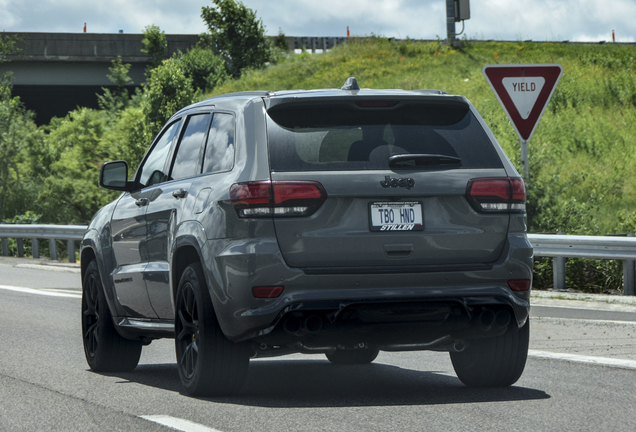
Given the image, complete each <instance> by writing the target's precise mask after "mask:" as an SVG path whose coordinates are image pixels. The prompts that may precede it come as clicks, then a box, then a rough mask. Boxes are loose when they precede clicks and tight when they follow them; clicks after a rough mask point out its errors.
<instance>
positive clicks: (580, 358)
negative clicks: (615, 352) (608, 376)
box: [528, 350, 636, 369]
mask: <svg viewBox="0 0 636 432" xmlns="http://www.w3.org/2000/svg"><path fill="white" fill-rule="evenodd" d="M528 355H529V356H532V357H538V358H545V359H554V360H565V361H571V362H576V363H588V364H597V365H602V366H616V367H622V368H628V369H636V361H635V360H623V359H616V358H607V357H593V356H584V355H578V354H562V353H554V352H549V351H537V350H528Z"/></svg>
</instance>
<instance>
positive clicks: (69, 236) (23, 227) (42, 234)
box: [0, 224, 88, 263]
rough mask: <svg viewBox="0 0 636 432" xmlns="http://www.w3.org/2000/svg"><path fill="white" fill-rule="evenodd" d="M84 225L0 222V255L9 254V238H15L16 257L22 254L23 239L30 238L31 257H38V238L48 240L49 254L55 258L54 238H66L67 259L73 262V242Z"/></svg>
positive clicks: (83, 228) (79, 237)
mask: <svg viewBox="0 0 636 432" xmlns="http://www.w3.org/2000/svg"><path fill="white" fill-rule="evenodd" d="M87 229H88V226H86V225H35V224H33V225H31V224H0V238H1V239H2V240H1V242H2V256H8V255H9V239H10V238H14V239H16V240H17V249H18V250H17V252H18V257H23V256H24V239H31V249H32V252H33V258H40V242H39V240H40V239H48V240H49V255H50V257H51V259H54V260H55V259H57V245H56V243H55V241H56V240H66V250H67V252H68V261H69V262H72V263H74V262H75V242H76V241H80V240H82V238H83V237H84V233H85V232H86V230H87Z"/></svg>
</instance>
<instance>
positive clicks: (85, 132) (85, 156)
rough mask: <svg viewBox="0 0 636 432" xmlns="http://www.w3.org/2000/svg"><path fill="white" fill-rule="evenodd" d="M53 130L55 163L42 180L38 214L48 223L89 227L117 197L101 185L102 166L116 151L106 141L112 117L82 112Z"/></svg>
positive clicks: (95, 112)
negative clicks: (99, 178)
mask: <svg viewBox="0 0 636 432" xmlns="http://www.w3.org/2000/svg"><path fill="white" fill-rule="evenodd" d="M52 126H53V127H52V129H51V131H50V134H49V136H48V142H49V146H48V149H49V151H50V153H51V158H52V162H51V164H50V167H49V172H48V174H47V175H46V176H45V177H44V178H43V179H41V182H42V188H41V190H40V193H39V196H38V206H39V209H38V210H39V211H38V213H41V214H42V215H44V216H43V219H45V221H46V222H55V223H68V222H74V223H86V222H88V221H89V220H90V219H91V218H92V217H93V214H95V212H96V211H97V210H98V209H99V208H100V207H101V206H103V205H105V204H106V203H108V202H109V201H111V200H112V199H114V198H115V196H116V195H117V194H116V193H112V192H108V191H105V190H104V189H101V188H100V187H99V185H98V183H97V179H98V176H99V170H100V168H101V166H102V164H103V163H104V162H106V161H108V160H111V159H112V158H113V156H115V155H114V153H115V151H114V150H116V149H113V148H111V147H110V146H109V145H108V142H107V141H105V140H104V139H103V135H104V133H105V130H106V128H107V127H108V115H107V114H106V113H104V112H102V111H98V110H92V109H88V108H79V109H77V110H75V111H71V112H70V113H69V114H68V115H67V116H66V117H65V118H64V119H58V120H57V121H56V122H55V123H54V124H53V125H52Z"/></svg>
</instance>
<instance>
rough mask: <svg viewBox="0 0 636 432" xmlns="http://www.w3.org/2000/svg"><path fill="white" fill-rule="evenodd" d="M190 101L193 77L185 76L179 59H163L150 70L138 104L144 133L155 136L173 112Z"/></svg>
mask: <svg viewBox="0 0 636 432" xmlns="http://www.w3.org/2000/svg"><path fill="white" fill-rule="evenodd" d="M193 102H194V89H193V85H192V78H189V77H186V75H185V73H184V71H183V69H181V67H180V65H179V62H178V61H176V60H174V59H168V60H166V61H164V62H163V63H162V64H161V66H158V67H156V68H155V69H153V70H152V71H151V72H150V76H149V77H148V82H147V83H146V84H145V85H144V92H143V97H142V102H141V107H142V110H143V115H144V117H145V124H146V127H147V130H146V136H147V137H154V136H155V135H156V134H157V133H158V132H159V131H160V130H161V127H162V126H163V125H164V124H165V122H166V121H168V119H169V118H170V117H171V116H172V115H173V114H174V113H176V112H177V111H179V110H180V109H181V108H183V107H186V106H188V105H190V104H191V103H193ZM151 139H152V138H151Z"/></svg>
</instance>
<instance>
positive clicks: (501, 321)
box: [495, 310, 510, 327]
mask: <svg viewBox="0 0 636 432" xmlns="http://www.w3.org/2000/svg"><path fill="white" fill-rule="evenodd" d="M495 324H497V326H499V327H507V326H508V324H510V312H508V311H507V310H500V311H499V312H497V316H496V317H495Z"/></svg>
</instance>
